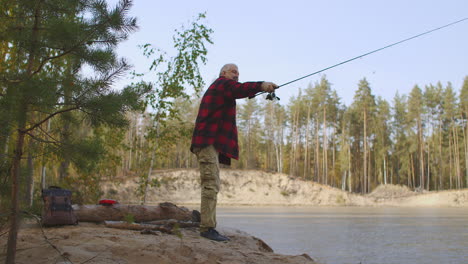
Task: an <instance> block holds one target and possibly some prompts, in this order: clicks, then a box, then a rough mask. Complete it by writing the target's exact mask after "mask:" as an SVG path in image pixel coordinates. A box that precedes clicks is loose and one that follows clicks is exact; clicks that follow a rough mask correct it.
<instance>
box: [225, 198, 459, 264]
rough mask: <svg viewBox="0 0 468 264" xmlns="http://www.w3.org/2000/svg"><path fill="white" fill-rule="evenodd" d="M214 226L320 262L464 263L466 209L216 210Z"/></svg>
mask: <svg viewBox="0 0 468 264" xmlns="http://www.w3.org/2000/svg"><path fill="white" fill-rule="evenodd" d="M217 211H218V213H217V215H218V225H219V227H221V228H222V227H230V228H236V229H240V230H243V231H246V232H248V233H250V234H252V235H254V236H257V237H259V238H261V239H263V240H264V241H265V242H266V243H267V244H268V245H270V246H271V247H272V248H273V250H274V251H275V252H276V253H281V254H289V255H299V254H302V253H307V254H309V255H310V256H311V257H312V258H314V259H315V260H317V261H319V262H321V263H325V264H358V263H362V264H371V263H375V264H405V263H411V264H433V263H434V264H435V263H445V264H449V263H453V264H468V209H465V208H362V207H218V210H217Z"/></svg>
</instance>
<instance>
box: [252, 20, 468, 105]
mask: <svg viewBox="0 0 468 264" xmlns="http://www.w3.org/2000/svg"><path fill="white" fill-rule="evenodd" d="M465 20H468V17H466V18H463V19H460V20H458V21H455V22H452V23H450V24H447V25H444V26H441V27H438V28H434V29H431V30H429V31H426V32H423V33H421V34H418V35H415V36H412V37H409V38H407V39H403V40H400V41H397V42H395V43H392V44H389V45H387V46H385V47H382V48H379V49H376V50H373V51H370V52H367V53H364V54H362V55H359V56H357V57H354V58H352V59H349V60H345V61H342V62H340V63H337V64H335V65H332V66H330V67H327V68H324V69H322V70H319V71H316V72H313V73H311V74H307V75H305V76H302V77H300V78H297V79H295V80H292V81H289V82H287V83H283V84H281V85H279V86H278V87H276V88H275V89H278V88H280V87H283V86H286V85H288V84H291V83H293V82H297V81H299V80H302V79H304V78H307V77H310V76H312V75H315V74H318V73H321V72H324V71H326V70H329V69H332V68H335V67H338V66H340V65H343V64H345V63H348V62H351V61H353V60H357V59H360V58H362V57H365V56H368V55H370V54H372V53H376V52H379V51H381V50H384V49H388V48H390V47H393V46H396V45H398V44H401V43H403V42H406V41H410V40H412V39H415V38H418V37H421V36H423V35H427V34H429V33H432V32H434V31H437V30H441V29H443V28H446V27H450V26H453V25H455V24H458V23H461V22H463V21H465ZM264 93H266V92H259V93H256V94H255V95H253V96H250V97H249V99H251V98H254V97H255V96H257V95H261V94H264ZM266 99H267V100H274V99H277V100H279V97H277V96H276V95H275V93H274V92H272V93H269V94H268V95H267V97H266Z"/></svg>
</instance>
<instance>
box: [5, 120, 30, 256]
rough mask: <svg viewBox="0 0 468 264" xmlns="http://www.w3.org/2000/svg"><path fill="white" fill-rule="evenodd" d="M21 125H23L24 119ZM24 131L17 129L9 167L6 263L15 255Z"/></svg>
mask: <svg viewBox="0 0 468 264" xmlns="http://www.w3.org/2000/svg"><path fill="white" fill-rule="evenodd" d="M21 127H24V121H23V124H22V126H21ZM24 136H25V133H24V132H22V131H19V133H18V139H17V140H16V149H15V156H14V158H13V164H12V167H11V178H12V185H11V215H10V231H9V234H8V245H7V258H6V261H5V263H6V264H14V263H15V257H16V242H17V238H18V224H19V211H20V209H19V197H18V196H19V176H20V163H21V156H22V155H23V144H24Z"/></svg>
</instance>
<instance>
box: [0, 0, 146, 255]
mask: <svg viewBox="0 0 468 264" xmlns="http://www.w3.org/2000/svg"><path fill="white" fill-rule="evenodd" d="M7 3H8V5H7V6H6V7H2V8H4V9H2V23H0V24H2V25H5V26H4V27H2V31H1V32H0V34H1V35H2V47H3V48H5V47H6V50H5V54H7V55H6V56H5V58H6V59H4V60H3V61H2V65H3V66H2V69H1V72H0V74H1V76H0V82H1V84H0V87H2V93H1V99H0V100H1V104H0V106H1V107H2V117H1V119H2V120H1V122H2V123H4V124H6V126H5V128H6V132H4V134H3V135H6V137H7V138H9V139H12V141H13V140H14V142H15V144H14V145H15V146H14V149H15V150H14V155H13V156H12V158H11V160H10V161H9V163H10V167H11V170H10V177H11V183H10V184H11V190H12V191H11V205H12V207H11V216H10V232H9V237H8V246H7V260H6V263H14V261H15V252H16V239H17V228H18V220H19V212H20V204H19V199H18V198H19V197H18V190H19V182H18V179H19V174H20V166H21V160H22V157H23V153H24V151H25V149H24V148H25V143H26V142H28V141H29V140H35V141H37V142H41V143H50V144H54V146H55V148H56V149H58V151H63V150H65V149H67V148H68V149H69V148H70V144H68V145H67V143H66V142H60V141H58V140H56V139H54V138H53V137H50V135H49V134H46V133H44V131H45V130H44V129H42V126H43V125H45V124H46V123H47V122H48V121H49V120H53V119H55V118H56V117H59V116H61V115H63V114H65V113H70V112H74V111H79V112H80V113H81V114H82V117H83V118H84V119H85V120H86V121H87V122H88V123H89V124H90V125H91V126H94V127H97V126H99V125H101V124H106V125H109V126H113V127H121V126H123V125H125V124H126V119H125V116H124V115H123V113H124V111H125V110H126V109H137V108H139V107H140V106H141V103H140V102H139V100H140V99H139V98H140V96H141V94H142V93H143V92H144V91H136V90H134V89H130V88H125V89H123V90H122V91H119V92H117V91H113V90H111V89H110V88H111V84H112V82H113V81H114V80H115V79H116V78H117V77H119V76H120V75H121V74H122V73H123V72H125V71H126V70H127V69H128V68H129V65H128V64H127V63H126V62H125V60H121V59H118V58H117V56H116V54H115V48H116V45H117V44H118V43H119V42H121V41H122V40H125V39H126V38H127V36H128V34H129V33H131V32H132V31H134V30H135V29H136V20H135V19H134V18H129V17H127V12H128V10H129V8H130V6H131V1H128V0H122V1H120V2H119V4H118V5H117V6H116V7H115V8H109V7H108V6H107V4H106V2H104V1H100V0H93V1H84V0H70V1H48V2H47V3H46V2H45V1H42V0H19V1H15V2H14V3H12V2H7ZM3 22H5V23H3ZM5 43H6V45H5ZM85 66H86V67H87V69H90V71H91V73H90V74H85V71H84V70H83V69H84V67H85ZM70 72H71V73H72V74H70ZM80 145H81V144H80ZM82 146H83V145H82ZM92 148H93V145H87V146H84V147H83V148H77V149H76V150H75V151H77V152H79V150H80V149H81V150H82V151H85V152H87V153H89V151H90V149H91V151H92ZM81 156H82V157H87V158H91V159H92V158H93V157H90V155H83V154H81Z"/></svg>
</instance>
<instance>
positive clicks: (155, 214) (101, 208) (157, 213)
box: [73, 203, 200, 223]
mask: <svg viewBox="0 0 468 264" xmlns="http://www.w3.org/2000/svg"><path fill="white" fill-rule="evenodd" d="M73 210H74V212H75V214H76V217H77V218H78V221H81V222H98V223H101V222H104V221H122V220H125V219H126V217H128V216H129V215H131V217H132V218H133V220H134V221H135V222H149V221H157V220H167V219H175V220H179V221H192V222H200V213H199V212H198V211H195V210H194V211H191V210H189V209H187V208H185V207H178V206H177V205H175V204H173V203H160V204H159V205H156V206H151V205H124V204H114V205H108V206H106V205H73Z"/></svg>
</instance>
